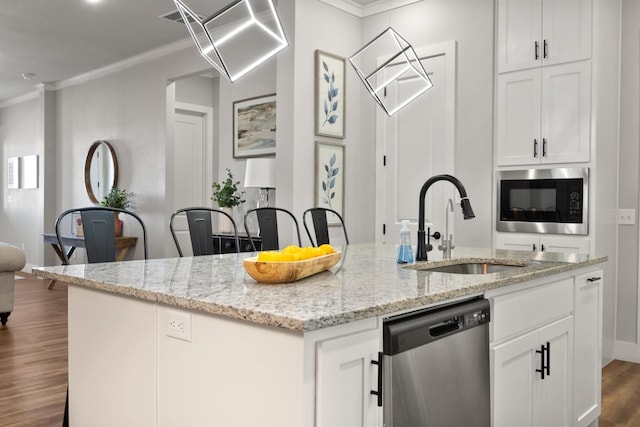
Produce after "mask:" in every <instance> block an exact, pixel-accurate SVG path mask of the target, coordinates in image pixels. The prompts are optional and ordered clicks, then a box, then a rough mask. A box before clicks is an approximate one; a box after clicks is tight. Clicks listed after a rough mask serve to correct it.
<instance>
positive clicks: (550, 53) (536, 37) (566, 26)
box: [497, 0, 592, 73]
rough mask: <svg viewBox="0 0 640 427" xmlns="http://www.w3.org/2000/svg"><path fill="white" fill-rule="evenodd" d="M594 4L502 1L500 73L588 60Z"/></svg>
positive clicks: (579, 0)
mask: <svg viewBox="0 0 640 427" xmlns="http://www.w3.org/2000/svg"><path fill="white" fill-rule="evenodd" d="M591 3H592V1H591V0H499V1H498V52H497V57H498V64H497V65H498V72H499V73H504V72H509V71H515V70H522V69H526V68H533V67H539V66H541V65H553V64H560V63H563V62H569V61H577V60H581V59H588V58H590V56H591V20H592V18H591V15H592V11H591V9H592V4H591Z"/></svg>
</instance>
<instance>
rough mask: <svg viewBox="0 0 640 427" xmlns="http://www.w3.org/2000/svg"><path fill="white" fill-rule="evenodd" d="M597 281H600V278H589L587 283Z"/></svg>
mask: <svg viewBox="0 0 640 427" xmlns="http://www.w3.org/2000/svg"><path fill="white" fill-rule="evenodd" d="M598 280H602V277H589V278H588V279H587V282H597V281H598Z"/></svg>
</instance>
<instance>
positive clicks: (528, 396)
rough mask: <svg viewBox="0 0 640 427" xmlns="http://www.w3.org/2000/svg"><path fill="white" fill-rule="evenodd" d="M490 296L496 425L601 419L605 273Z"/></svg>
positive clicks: (578, 423) (583, 423)
mask: <svg viewBox="0 0 640 427" xmlns="http://www.w3.org/2000/svg"><path fill="white" fill-rule="evenodd" d="M582 271H583V273H580V274H577V275H569V274H567V275H565V278H564V279H560V280H555V281H553V282H545V281H544V280H543V279H540V280H538V281H535V282H529V283H526V284H523V285H522V286H521V287H520V288H518V287H515V288H511V289H509V288H504V289H502V288H501V289H496V290H493V291H489V292H487V294H486V297H487V298H489V299H490V300H491V301H492V321H491V344H490V349H491V364H492V365H491V366H492V382H491V390H492V419H493V425H494V427H499V426H514V425H517V426H578V427H583V426H588V425H590V424H591V423H593V422H594V421H595V420H596V419H597V417H598V415H600V382H601V370H602V363H601V354H602V339H601V335H602V281H603V272H602V270H593V271H590V272H586V273H584V271H585V270H582Z"/></svg>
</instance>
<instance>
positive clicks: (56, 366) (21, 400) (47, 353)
mask: <svg viewBox="0 0 640 427" xmlns="http://www.w3.org/2000/svg"><path fill="white" fill-rule="evenodd" d="M25 276H26V277H27V278H24V279H22V280H16V295H15V303H14V310H13V312H12V313H11V315H10V316H9V321H8V322H7V325H6V326H4V327H1V326H0V426H3V427H9V426H20V427H23V426H24V427H38V426H61V425H62V416H63V414H64V403H65V398H66V392H67V286H66V285H65V284H64V283H61V282H58V283H56V285H55V286H54V288H53V289H52V290H50V291H48V290H47V283H48V280H40V279H37V278H35V277H34V276H31V275H25Z"/></svg>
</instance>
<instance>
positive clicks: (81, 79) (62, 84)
mask: <svg viewBox="0 0 640 427" xmlns="http://www.w3.org/2000/svg"><path fill="white" fill-rule="evenodd" d="M192 45H193V41H192V39H191V38H190V37H189V38H186V39H183V40H179V41H177V42H174V43H171V44H168V45H165V46H161V47H159V48H157V49H153V50H150V51H148V52H145V53H141V54H140V55H136V56H132V57H131V58H128V59H125V60H123V61H119V62H114V63H113V64H110V65H107V66H106V67H102V68H97V69H95V70H92V71H89V72H87V73H84V74H79V75H77V76H74V77H70V78H68V79H64V80H60V81H58V82H55V83H54V84H53V86H54V88H55V90H60V89H64V88H67V87H69V86H75V85H78V84H81V83H86V82H88V81H91V80H95V79H98V78H101V77H105V76H108V75H109V74H114V73H117V72H120V71H123V70H125V69H127V68H130V67H133V66H134V65H139V64H144V63H145V62H149V61H152V60H154V59H157V58H161V57H163V56H165V55H169V54H171V53H174V52H177V51H180V50H183V49H185V48H187V47H190V46H192Z"/></svg>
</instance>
